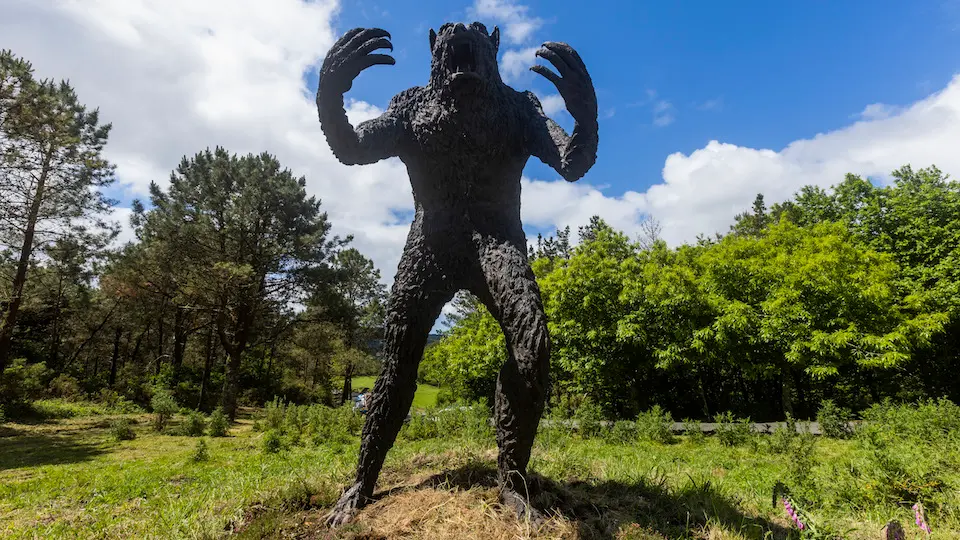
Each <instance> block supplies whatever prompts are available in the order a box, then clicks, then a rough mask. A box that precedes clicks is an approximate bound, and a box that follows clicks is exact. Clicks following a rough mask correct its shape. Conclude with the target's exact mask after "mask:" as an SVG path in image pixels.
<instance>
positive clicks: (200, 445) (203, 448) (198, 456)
mask: <svg viewBox="0 0 960 540" xmlns="http://www.w3.org/2000/svg"><path fill="white" fill-rule="evenodd" d="M190 459H192V460H193V462H194V463H199V462H201V461H207V460H208V459H210V452H209V451H208V450H207V441H206V440H205V439H200V440H198V441H197V447H196V449H195V450H194V451H193V455H192V456H190Z"/></svg>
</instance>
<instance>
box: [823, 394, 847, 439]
mask: <svg viewBox="0 0 960 540" xmlns="http://www.w3.org/2000/svg"><path fill="white" fill-rule="evenodd" d="M852 419H853V414H852V413H851V412H850V410H849V409H845V408H843V407H838V406H837V405H836V404H835V403H834V402H833V400H830V399H825V400H823V401H822V402H821V403H820V410H819V411H817V423H819V424H820V432H821V433H823V434H824V435H825V436H827V437H830V438H832V439H846V438H847V437H849V436H850V435H852V434H853V430H852V429H850V421H851V420H852Z"/></svg>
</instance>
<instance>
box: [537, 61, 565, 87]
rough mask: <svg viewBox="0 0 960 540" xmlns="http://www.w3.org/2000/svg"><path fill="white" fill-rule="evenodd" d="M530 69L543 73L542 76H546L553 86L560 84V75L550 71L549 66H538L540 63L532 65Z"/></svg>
mask: <svg viewBox="0 0 960 540" xmlns="http://www.w3.org/2000/svg"><path fill="white" fill-rule="evenodd" d="M530 71H532V72H534V73H539V74H540V75H543V76H544V77H546V79H547V80H548V81H550V82H552V83H553V85H554V86H557V85H559V84H560V76H559V75H557V74H556V73H554V72H552V71H550V68H548V67H547V66H540V65H536V66H532V67H531V68H530Z"/></svg>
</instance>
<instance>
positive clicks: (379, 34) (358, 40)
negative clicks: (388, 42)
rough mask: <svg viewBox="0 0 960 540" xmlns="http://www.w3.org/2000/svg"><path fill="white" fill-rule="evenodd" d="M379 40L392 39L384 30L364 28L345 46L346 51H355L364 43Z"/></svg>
mask: <svg viewBox="0 0 960 540" xmlns="http://www.w3.org/2000/svg"><path fill="white" fill-rule="evenodd" d="M377 38H387V39H392V38H391V37H390V32H387V31H386V30H384V29H382V28H364V29H361V30H360V32H358V33H356V34H354V36H353V37H352V38H351V39H350V41H348V42H347V44H346V45H344V49H347V50H349V51H353V50H356V49H359V48H360V47H361V46H362V45H363V44H364V43H366V42H368V41H371V40H374V39H377Z"/></svg>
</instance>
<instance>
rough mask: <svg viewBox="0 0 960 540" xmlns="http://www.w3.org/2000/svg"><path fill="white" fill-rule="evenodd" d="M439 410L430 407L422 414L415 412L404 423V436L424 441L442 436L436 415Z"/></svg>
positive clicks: (411, 439)
mask: <svg viewBox="0 0 960 540" xmlns="http://www.w3.org/2000/svg"><path fill="white" fill-rule="evenodd" d="M436 414H437V411H436V409H434V408H433V407H428V408H427V409H426V410H424V411H423V413H422V414H419V413H413V414H411V415H410V418H409V419H408V420H407V422H406V424H404V426H403V428H402V430H401V433H402V434H403V438H405V439H407V440H410V441H423V440H426V439H433V438H436V437H439V436H440V428H439V425H438V423H437V422H436V420H435V419H434V417H435V416H436Z"/></svg>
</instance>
